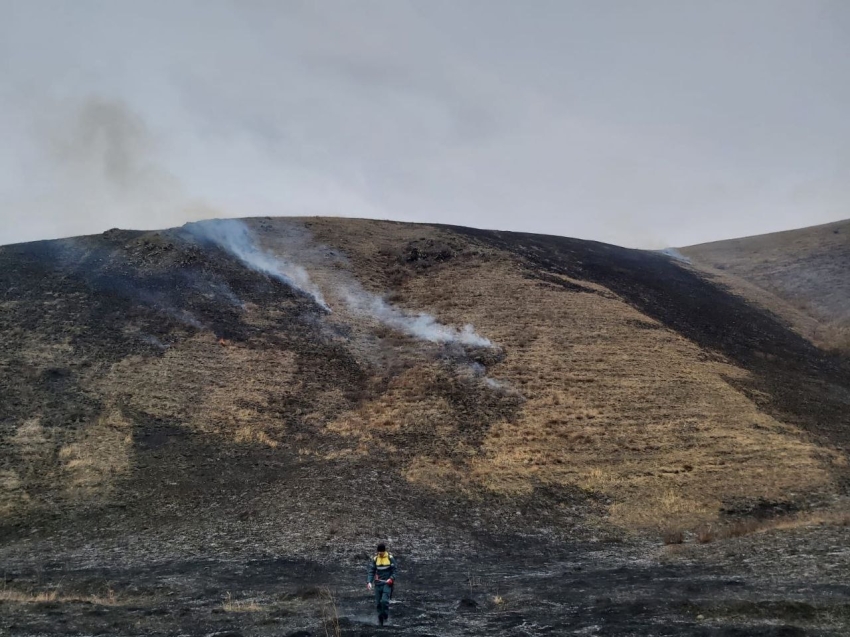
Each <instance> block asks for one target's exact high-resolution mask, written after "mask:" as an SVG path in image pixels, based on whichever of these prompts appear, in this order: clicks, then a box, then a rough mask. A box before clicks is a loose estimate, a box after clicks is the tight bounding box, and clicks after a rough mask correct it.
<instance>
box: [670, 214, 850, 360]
mask: <svg viewBox="0 0 850 637" xmlns="http://www.w3.org/2000/svg"><path fill="white" fill-rule="evenodd" d="M682 252H683V253H684V254H685V255H686V256H688V257H689V258H691V259H692V260H693V261H694V263H695V264H697V265H698V266H701V267H706V268H709V269H710V270H713V271H715V272H716V273H718V274H722V275H724V276H726V277H729V278H732V279H740V280H741V281H744V282H746V283H748V284H750V285H753V286H756V287H758V288H760V289H762V290H764V291H765V292H767V293H769V294H771V295H774V296H775V297H776V299H777V300H778V301H780V302H781V303H777V304H776V305H775V306H774V308H775V309H776V311H778V312H779V313H783V314H785V315H787V316H788V317H789V318H792V317H793V314H794V313H800V314H802V315H804V316H806V317H808V318H810V319H811V320H812V321H813V324H806V323H807V322H802V321H799V320H798V321H797V323H798V324H799V327H800V328H802V331H803V332H804V333H805V334H806V335H808V336H811V337H812V338H814V339H815V340H816V341H817V342H819V343H821V344H822V345H824V346H825V347H828V348H832V349H835V348H838V349H841V350H843V351H844V353H845V354H846V353H847V352H848V351H850V336H848V334H850V277H848V276H847V273H848V271H850V221H838V222H835V223H829V224H825V225H821V226H812V227H809V228H802V229H800V230H789V231H786V232H776V233H772V234H766V235H760V236H755V237H744V238H741V239H732V240H728V241H716V242H713V243H705V244H702V245H696V246H690V247H688V248H682ZM783 304H784V305H785V307H783Z"/></svg>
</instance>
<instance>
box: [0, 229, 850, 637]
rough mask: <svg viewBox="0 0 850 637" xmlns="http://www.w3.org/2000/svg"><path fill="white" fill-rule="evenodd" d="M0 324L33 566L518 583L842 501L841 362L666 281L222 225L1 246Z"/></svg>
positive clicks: (453, 250) (483, 244) (603, 267)
mask: <svg viewBox="0 0 850 637" xmlns="http://www.w3.org/2000/svg"><path fill="white" fill-rule="evenodd" d="M0 308H2V314H0V392H2V396H3V400H2V403H0V450H2V452H0V507H2V512H3V518H2V519H3V521H2V528H0V533H2V535H0V538H2V541H3V554H4V555H6V556H7V557H9V559H11V556H12V555H18V556H21V555H32V556H36V555H38V556H41V557H39V558H38V559H45V558H44V556H49V555H52V554H56V555H64V556H68V555H72V556H75V558H74V559H78V560H79V559H82V560H89V559H93V558H92V555H91V553H90V551H91V550H92V549H91V547H92V546H96V547H98V548H97V549H96V550H97V558H96V559H97V560H99V561H100V562H103V561H104V560H106V561H109V560H110V559H112V558H110V557H108V556H115V558H114V559H115V560H118V561H120V562H121V563H147V562H148V561H150V560H151V559H156V560H183V559H187V557H188V556H203V555H209V554H210V552H212V553H214V554H215V555H216V556H218V557H220V556H221V555H242V556H245V555H253V556H256V555H268V554H273V555H284V556H297V557H298V558H299V559H303V558H305V557H313V558H319V559H329V558H333V559H334V560H341V561H343V562H345V561H346V560H349V559H350V558H351V557H352V556H357V555H361V554H362V553H361V552H362V551H364V550H368V547H370V546H371V544H372V543H373V541H374V539H375V538H376V537H388V538H390V540H391V541H393V542H394V545H395V546H396V547H397V548H398V550H400V551H403V552H404V553H405V554H406V555H408V556H409V557H410V558H416V559H423V560H427V559H430V558H431V557H433V556H435V555H439V554H440V551H442V550H456V551H460V552H461V553H467V552H469V551H474V552H476V553H478V552H481V553H482V554H483V553H487V552H495V553H496V554H498V555H502V556H504V555H509V554H510V553H506V552H505V549H504V547H505V546H506V545H513V544H515V543H516V541H517V539H518V538H526V539H524V540H522V541H523V542H526V541H528V540H527V538H530V537H534V538H536V539H535V542H536V543H539V545H540V546H547V547H550V549H551V550H552V551H556V550H558V549H557V547H558V546H562V544H561V543H562V542H569V543H575V542H577V541H579V540H596V539H598V538H599V537H609V538H610V537H619V538H623V537H629V536H628V533H629V532H631V531H635V530H636V531H642V530H649V531H652V532H653V533H654V532H656V531H658V530H660V529H670V528H673V529H684V530H690V529H695V528H697V527H699V526H700V525H705V524H707V523H715V524H717V523H719V524H725V523H727V522H729V521H731V520H736V519H740V518H741V517H742V516H743V517H758V518H761V517H763V516H765V515H768V516H771V515H780V514H786V513H789V512H794V511H798V510H801V509H803V510H805V509H810V508H812V507H815V508H817V507H830V506H833V505H834V503H836V502H839V501H840V500H841V499H842V498H843V497H844V495H845V494H846V485H847V476H848V456H847V452H846V449H847V447H848V446H850V368H848V363H847V360H846V359H845V358H843V357H841V356H835V355H829V354H826V353H824V352H823V351H821V350H819V349H818V348H816V347H815V346H814V345H812V344H811V343H810V342H809V341H807V340H805V339H804V338H802V337H801V336H800V335H798V334H797V333H796V332H794V331H792V330H791V329H790V328H789V327H788V326H787V325H786V324H785V323H784V322H782V321H781V320H780V319H778V318H777V317H776V316H775V315H773V314H771V313H769V312H767V311H765V310H763V309H760V308H759V307H758V306H756V305H752V304H750V303H748V302H746V301H745V300H744V299H743V298H741V297H740V296H737V295H734V294H731V293H730V292H728V291H727V290H726V289H725V288H724V287H722V286H719V285H717V284H716V282H714V281H712V279H711V278H709V277H706V276H705V275H704V274H703V273H701V272H700V271H699V270H696V269H693V268H691V267H689V266H687V265H685V264H683V263H681V262H678V261H675V260H671V259H670V258H668V257H666V256H664V255H661V254H657V253H649V252H642V251H635V250H627V249H623V248H618V247H615V246H609V245H604V244H598V243H592V242H585V241H577V240H571V239H565V238H559V237H547V236H541V235H524V234H515V233H503V232H489V231H478V230H470V229H464V228H453V227H436V226H426V225H411V224H400V223H391V222H377V221H360V220H343V219H253V220H246V221H245V223H244V224H243V223H242V222H227V221H224V222H205V223H201V224H191V225H189V226H186V227H184V228H181V229H175V230H167V231H161V232H133V231H120V230H113V231H109V232H107V233H104V234H103V235H99V236H91V237H81V238H76V239H69V240H64V241H56V242H40V243H31V244H21V245H15V246H6V247H2V248H0ZM94 520H96V522H93V521H94ZM506 543H507V544H506ZM60 559H65V558H60ZM199 585H200V584H199ZM628 616H629V614H628V613H625V614H624V615H623V617H628ZM443 634H446V633H443Z"/></svg>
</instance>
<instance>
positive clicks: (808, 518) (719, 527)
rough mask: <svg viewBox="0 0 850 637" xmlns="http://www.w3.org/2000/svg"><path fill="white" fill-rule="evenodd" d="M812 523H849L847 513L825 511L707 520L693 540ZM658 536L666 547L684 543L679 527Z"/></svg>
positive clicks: (704, 539)
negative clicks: (764, 517) (720, 520)
mask: <svg viewBox="0 0 850 637" xmlns="http://www.w3.org/2000/svg"><path fill="white" fill-rule="evenodd" d="M814 526H841V527H846V526H850V512H848V511H837V510H824V511H814V512H806V513H798V514H796V515H786V516H781V517H776V518H768V519H758V518H743V519H740V520H735V521H732V522H728V523H725V524H723V523H719V522H714V523H707V524H702V525H700V526H698V527H697V528H696V529H695V530H694V532H693V539H694V541H695V542H696V543H698V544H710V543H711V542H715V541H721V540H727V539H730V538H736V537H744V536H747V535H753V534H755V533H767V532H771V531H787V530H795V529H803V528H810V527H814ZM661 539H662V541H663V542H664V544H665V545H668V547H672V546H674V545H679V544H684V543H685V530H684V529H681V528H669V529H665V530H664V531H662V533H661Z"/></svg>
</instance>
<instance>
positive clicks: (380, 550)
mask: <svg viewBox="0 0 850 637" xmlns="http://www.w3.org/2000/svg"><path fill="white" fill-rule="evenodd" d="M386 552H387V545H386V544H384V543H383V542H381V543H380V544H378V553H386Z"/></svg>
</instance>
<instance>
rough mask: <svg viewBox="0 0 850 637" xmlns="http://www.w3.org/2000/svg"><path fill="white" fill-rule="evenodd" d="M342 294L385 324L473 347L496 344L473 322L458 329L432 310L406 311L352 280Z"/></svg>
mask: <svg viewBox="0 0 850 637" xmlns="http://www.w3.org/2000/svg"><path fill="white" fill-rule="evenodd" d="M342 292H343V294H342V297H343V299H344V300H345V302H346V304H347V305H348V307H349V308H350V309H351V310H352V311H353V312H355V313H357V314H361V315H367V316H371V317H373V318H375V319H376V320H378V321H380V322H381V323H383V324H384V325H386V326H388V327H391V328H393V329H396V330H399V331H400V332H404V333H406V334H410V335H411V336H415V337H416V338H420V339H423V340H426V341H430V342H432V343H460V344H462V345H470V346H473V347H492V346H493V344H492V343H491V342H490V340H489V339H487V338H485V337H483V336H481V335H479V334H477V333H476V332H475V329H474V328H473V327H472V325H468V324H467V325H465V326H464V327H463V329H461V330H458V329H456V328H454V327H450V326H448V325H444V324H443V323H440V322H439V321H437V319H435V318H434V317H433V316H431V315H430V314H425V313H422V312H420V313H416V314H412V313H409V312H406V311H404V310H402V309H400V308H398V307H395V306H393V305H390V304H389V303H387V302H386V301H384V299H382V298H381V297H380V296H378V295H377V294H373V293H372V292H368V291H366V290H364V289H363V288H362V287H360V286H359V285H356V284H349V285H348V286H346V287H345V288H344V290H343V291H342Z"/></svg>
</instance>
